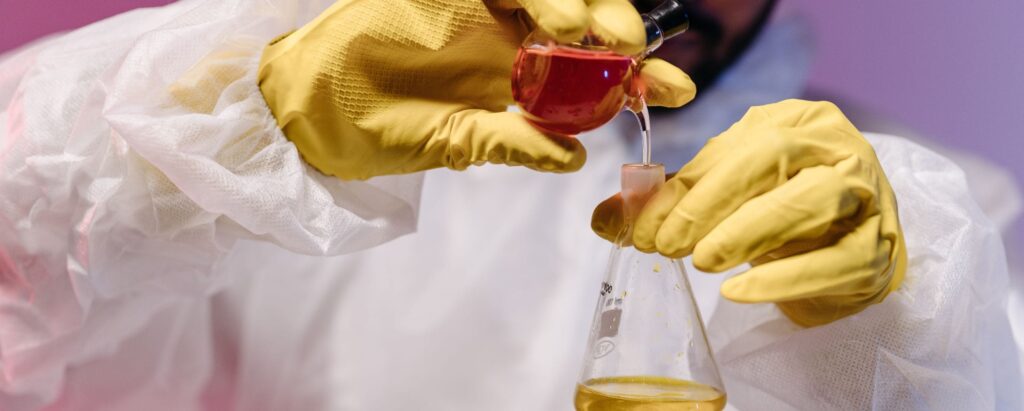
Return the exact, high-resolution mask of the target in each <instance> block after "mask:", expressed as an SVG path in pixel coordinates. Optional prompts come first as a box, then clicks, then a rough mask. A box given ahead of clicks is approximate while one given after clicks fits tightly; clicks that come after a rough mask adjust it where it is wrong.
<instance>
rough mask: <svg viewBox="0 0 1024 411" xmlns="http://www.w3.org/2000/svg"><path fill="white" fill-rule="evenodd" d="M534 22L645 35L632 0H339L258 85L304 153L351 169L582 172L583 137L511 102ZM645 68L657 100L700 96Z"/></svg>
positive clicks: (620, 46)
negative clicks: (551, 128) (534, 122)
mask: <svg viewBox="0 0 1024 411" xmlns="http://www.w3.org/2000/svg"><path fill="white" fill-rule="evenodd" d="M535 26H537V27H539V28H541V29H542V30H544V31H546V32H548V33H549V34H551V35H553V36H555V37H558V38H560V39H563V40H576V39H579V38H581V37H582V36H583V35H584V34H585V33H586V32H587V31H588V30H590V31H592V32H593V33H595V34H597V35H599V36H601V37H602V38H603V39H604V40H605V41H606V42H607V43H608V44H609V45H610V46H611V47H612V48H614V49H615V50H618V51H620V52H623V53H635V52H637V51H639V50H640V49H642V48H643V45H644V28H643V23H642V22H641V19H640V16H639V15H638V14H637V13H636V11H635V10H634V9H633V8H632V6H631V5H630V3H629V2H628V1H627V0H587V1H585V0H519V1H511V0H492V1H481V0H362V1H357V0H341V1H339V2H337V3H335V4H334V5H333V6H331V7H330V8H329V9H327V10H326V11H325V12H324V13H322V14H321V15H320V16H319V17H317V18H316V19H315V20H314V21H312V22H310V23H309V24H307V25H305V26H303V27H302V28H300V29H299V30H297V31H295V32H292V33H290V34H288V35H286V36H283V37H281V38H279V39H277V40H275V41H274V42H273V43H271V45H269V46H268V47H267V48H266V50H264V53H263V57H262V60H261V62H260V68H259V85H260V90H261V91H262V93H263V96H264V98H265V99H266V101H267V104H268V106H269V107H270V109H271V111H272V112H273V113H274V116H275V118H276V119H277V122H278V125H279V126H280V127H281V129H282V130H283V131H284V134H285V135H286V136H288V138H289V139H291V140H292V141H293V142H294V143H295V145H296V147H297V148H298V150H299V152H300V153H301V154H302V155H303V157H304V158H305V159H306V161H307V162H309V163H310V164H312V165H313V166H314V167H316V168H317V169H319V170H320V171H321V172H323V173H325V174H330V175H334V176H337V177H340V178H342V179H366V178H370V177H373V176H379V175H387V174H402V173H410V172H415V171H420V170H425V169H430V168H436V167H448V168H452V169H457V170H461V169H465V168H467V167H468V166H470V165H480V164H483V163H486V162H489V163H498V164H508V165H523V166H526V167H529V168H532V169H536V170H543V171H556V172H565V171H574V170H577V169H579V168H580V167H581V166H582V165H583V163H584V161H585V159H586V152H585V150H584V149H583V146H582V145H581V144H580V143H579V141H577V140H576V139H574V138H570V137H566V136H561V135H554V134H548V133H544V132H541V131H539V130H537V129H535V128H534V127H532V126H531V125H530V124H529V123H527V122H526V120H525V119H523V118H522V116H520V115H519V114H517V113H510V112H505V108H506V107H507V106H508V105H510V104H511V103H512V93H511V83H510V79H511V71H512V63H513V61H514V59H515V55H516V51H517V49H518V47H519V45H520V44H521V42H522V40H523V39H524V38H525V37H526V35H528V34H529V32H530V31H531V30H533V29H534V28H535ZM641 76H642V77H643V78H644V80H645V81H646V82H647V83H648V92H647V99H648V100H649V101H650V103H651V104H656V105H668V106H679V105H682V104H684V103H686V102H688V101H689V100H690V99H692V98H693V95H694V93H695V87H694V86H693V83H692V82H691V81H690V79H689V77H688V76H686V74H684V73H683V72H682V71H680V70H679V69H677V68H675V67H673V66H671V65H669V64H668V63H665V62H664V61H658V60H651V61H649V62H647V63H646V64H645V65H644V66H643V68H642V70H641Z"/></svg>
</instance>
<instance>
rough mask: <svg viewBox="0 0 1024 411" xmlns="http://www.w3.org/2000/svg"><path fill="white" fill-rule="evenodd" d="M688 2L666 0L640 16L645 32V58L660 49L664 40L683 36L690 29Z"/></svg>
mask: <svg viewBox="0 0 1024 411" xmlns="http://www.w3.org/2000/svg"><path fill="white" fill-rule="evenodd" d="M690 1H691V0H666V1H663V2H662V3H661V4H660V5H658V7H655V8H654V10H651V11H650V12H649V13H646V14H644V15H643V16H642V17H643V21H644V28H645V29H646V32H647V49H646V50H644V55H645V56H646V55H648V54H651V53H653V52H654V50H657V49H658V47H661V45H662V44H664V43H665V41H666V40H668V39H670V38H672V37H675V36H678V35H680V34H683V33H685V32H686V30H688V29H689V28H690V14H689V10H688V9H689V8H690Z"/></svg>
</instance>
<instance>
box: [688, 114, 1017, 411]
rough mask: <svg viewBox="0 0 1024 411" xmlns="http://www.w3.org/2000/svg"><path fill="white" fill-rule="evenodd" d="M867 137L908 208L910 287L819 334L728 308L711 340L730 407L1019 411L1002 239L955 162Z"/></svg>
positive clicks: (772, 313) (755, 310) (771, 313)
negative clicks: (1007, 310)
mask: <svg viewBox="0 0 1024 411" xmlns="http://www.w3.org/2000/svg"><path fill="white" fill-rule="evenodd" d="M867 137H868V139H869V140H870V141H871V143H872V145H873V146H874V147H875V151H876V153H877V154H878V157H879V159H880V160H881V163H882V166H883V167H884V168H885V172H886V175H887V176H888V177H889V181H890V182H891V183H892V186H893V189H894V190H895V192H896V195H897V200H898V202H899V212H900V213H899V216H900V222H901V224H902V226H903V232H904V234H905V235H906V241H907V251H908V256H909V260H908V267H907V277H906V280H905V281H904V283H903V284H902V285H901V286H900V288H899V289H898V290H897V291H896V292H894V293H892V294H890V295H889V297H888V298H886V300H885V301H883V302H882V303H880V304H878V305H875V306H872V307H869V308H868V309H866V310H864V311H863V312H861V313H859V314H856V315H852V316H850V317H847V318H844V319H841V320H839V321H836V322H833V323H830V324H827V325H824V326H820V327H814V328H801V327H799V326H797V325H795V324H793V323H792V322H790V321H788V320H787V319H786V318H785V316H783V315H782V314H781V312H779V310H778V309H777V308H775V306H774V305H771V304H763V305H742V304H736V303H732V302H729V301H727V300H722V301H721V302H720V303H719V305H718V308H717V310H716V311H715V314H714V315H713V316H712V318H711V320H710V322H709V325H708V330H709V338H710V340H711V341H710V342H711V344H712V346H714V347H715V348H716V357H717V360H718V362H719V365H720V366H721V367H722V370H723V378H724V379H725V385H726V390H727V392H728V395H729V403H730V406H731V407H735V409H739V410H761V409H770V410H911V409H913V410H917V409H922V410H923V409H928V410H967V409H970V410H993V409H995V410H1017V409H1021V406H1022V403H1021V399H1022V398H1021V386H1022V385H1021V378H1020V372H1021V370H1020V367H1019V366H1018V360H1017V359H1018V355H1020V353H1019V352H1018V350H1017V348H1016V345H1015V343H1014V339H1013V336H1012V335H1011V333H1010V327H1009V323H1008V319H1007V313H1006V307H1007V287H1008V283H1009V281H1008V276H1007V265H1006V255H1005V250H1004V248H1003V243H1002V240H1001V238H1000V233H999V230H998V229H997V228H996V226H995V225H994V224H993V223H992V222H991V221H990V220H989V219H988V218H987V217H986V216H985V215H984V214H983V213H982V211H981V209H980V208H979V207H978V205H977V204H976V203H975V201H974V199H973V198H972V197H971V195H970V192H969V191H968V188H967V184H966V180H965V179H964V174H963V173H962V172H961V170H960V169H959V168H958V167H957V166H956V165H954V164H953V163H952V162H950V161H949V160H947V159H945V158H943V157H941V156H939V155H937V154H935V153H934V152H931V151H929V150H928V149H925V148H924V147H921V146H919V145H917V144H915V143H912V142H910V141H907V140H904V139H901V138H897V137H891V136H883V135H873V134H868V135H867ZM780 381H784V382H785V383H784V384H780V383H779V382H780Z"/></svg>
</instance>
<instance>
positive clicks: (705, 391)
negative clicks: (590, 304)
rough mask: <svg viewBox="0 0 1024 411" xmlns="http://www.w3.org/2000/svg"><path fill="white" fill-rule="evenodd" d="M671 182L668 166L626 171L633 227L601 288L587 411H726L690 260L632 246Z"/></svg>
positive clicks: (587, 375)
mask: <svg viewBox="0 0 1024 411" xmlns="http://www.w3.org/2000/svg"><path fill="white" fill-rule="evenodd" d="M664 181H665V169H664V167H663V166H662V165H660V164H651V165H641V164H627V165H624V166H623V167H622V195H623V201H624V208H623V211H624V219H625V222H626V224H625V226H626V227H627V228H626V229H625V230H623V233H621V234H620V235H619V241H618V242H617V244H616V246H615V247H614V248H613V250H612V254H611V258H610V259H609V264H608V273H607V276H606V278H605V281H604V283H603V284H601V290H600V297H599V299H598V303H597V309H596V310H595V313H594V322H593V324H592V326H591V332H590V339H589V341H588V342H587V352H586V357H585V359H584V366H583V371H582V373H581V375H580V380H579V382H578V386H577V390H576V399H575V405H576V409H577V410H580V411H605V410H625V411H630V410H637V411H638V410H649V411H658V410H665V411H667V410H701V411H703V410H721V409H723V408H724V407H725V389H724V387H723V385H722V380H721V377H720V376H719V373H718V366H717V365H716V364H715V360H714V358H713V357H712V354H711V349H710V347H709V346H708V343H707V338H706V336H705V334H704V325H703V322H702V321H701V317H700V313H699V312H698V310H697V304H696V302H695V301H694V300H693V295H692V293H691V291H690V283H689V280H688V279H687V277H686V272H685V270H684V269H683V265H682V261H680V260H678V259H671V258H667V257H664V256H661V255H660V254H646V253H643V252H640V251H637V250H636V249H635V248H633V247H632V246H630V245H629V244H628V242H627V241H628V240H627V239H629V238H630V235H629V234H631V233H630V232H629V226H630V224H631V222H632V220H633V219H634V217H635V216H636V215H637V213H638V212H639V210H640V209H641V208H642V207H643V205H644V203H646V201H647V199H648V198H649V197H650V196H651V194H653V192H654V191H656V190H657V189H658V188H659V187H660V186H661V185H662V184H663V183H664Z"/></svg>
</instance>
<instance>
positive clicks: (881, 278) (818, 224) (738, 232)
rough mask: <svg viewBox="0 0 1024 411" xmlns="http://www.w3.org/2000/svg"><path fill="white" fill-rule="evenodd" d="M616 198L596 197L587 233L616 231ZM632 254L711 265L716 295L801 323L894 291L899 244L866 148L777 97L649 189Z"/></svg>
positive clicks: (824, 108)
mask: <svg viewBox="0 0 1024 411" xmlns="http://www.w3.org/2000/svg"><path fill="white" fill-rule="evenodd" d="M621 207H622V204H621V197H620V196H618V195H617V196H613V197H612V198H609V199H608V200H605V201H604V202H603V203H601V204H600V205H599V206H598V207H597V209H596V210H594V216H593V220H592V226H593V228H594V230H595V231H596V232H597V233H598V234H599V235H601V236H602V237H603V238H606V239H609V240H612V239H614V237H615V235H616V234H617V233H618V232H619V230H621V229H622V227H621V225H622V217H621ZM632 240H633V243H634V246H635V247H636V248H637V249H640V250H643V251H648V252H654V251H657V252H659V253H661V254H664V255H666V256H670V257H682V256H686V255H688V254H691V253H692V254H693V264H694V266H696V267H697V268H699V269H701V270H703V271H708V272H721V271H724V270H727V269H729V268H732V267H735V266H737V265H740V264H742V263H745V262H750V263H751V264H752V265H753V267H752V268H751V269H750V270H748V271H747V272H745V273H743V274H740V275H738V276H736V277H733V278H731V279H729V280H727V281H725V283H723V284H722V288H721V292H722V295H723V296H725V297H726V298H728V299H730V300H733V301H737V302H741V303H761V302H774V303H777V304H778V306H779V308H780V309H781V310H782V312H784V313H785V314H786V315H787V316H788V317H789V318H790V319H792V320H793V321H794V322H796V323H798V324H801V325H805V326H813V325H819V324H825V323H828V322H831V321H834V320H836V319H839V318H842V317H845V316H848V315H851V314H855V313H857V312H860V311H861V310H863V309H864V308H866V307H867V306H869V305H871V304H875V303H878V302H881V301H882V300H883V299H884V298H885V297H886V296H887V295H888V294H889V293H890V292H891V291H893V290H895V289H896V288H897V287H899V285H900V283H901V282H902V281H903V275H904V272H905V271H906V260H907V256H906V247H905V245H904V243H903V233H902V231H901V229H900V223H899V218H898V216H897V210H896V197H895V195H894V194H893V191H892V188H891V187H890V186H889V182H888V181H887V180H886V178H885V174H884V172H883V171H882V167H881V165H880V164H879V162H878V159H877V158H876V157H875V153H874V150H873V149H872V148H871V146H870V145H869V144H868V142H867V141H866V140H865V139H864V137H863V136H861V134H860V132H858V131H857V129H856V128H855V127H854V126H853V124H850V122H849V121H848V120H847V119H846V117H844V116H843V114H842V113H841V112H840V111H839V109H838V108H836V106H835V105H833V104H831V103H827V102H808V101H800V100H787V101H783V102H780V103H776V104H770V105H766V106H760V107H754V108H751V109H750V111H748V112H747V114H746V115H745V116H744V117H743V119H741V120H740V121H739V122H738V123H736V124H735V125H733V126H732V127H731V128H729V130H727V131H725V132H724V133H722V134H721V135H719V136H718V137H715V138H713V139H711V140H710V141H709V142H708V143H707V145H706V146H705V147H704V148H703V149H702V150H701V151H700V152H699V153H698V154H697V155H696V156H695V157H694V159H693V160H692V161H691V162H689V163H688V164H687V165H686V166H685V167H683V168H682V169H681V170H680V171H679V172H678V173H676V175H675V176H674V177H672V178H671V179H669V181H668V182H666V183H665V186H664V187H663V188H662V189H661V191H659V192H658V193H657V194H655V195H654V196H653V197H652V198H651V200H650V201H649V202H648V203H647V205H646V206H645V207H644V209H643V211H641V213H640V215H639V217H637V221H636V226H635V227H634V228H633V238H632Z"/></svg>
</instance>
